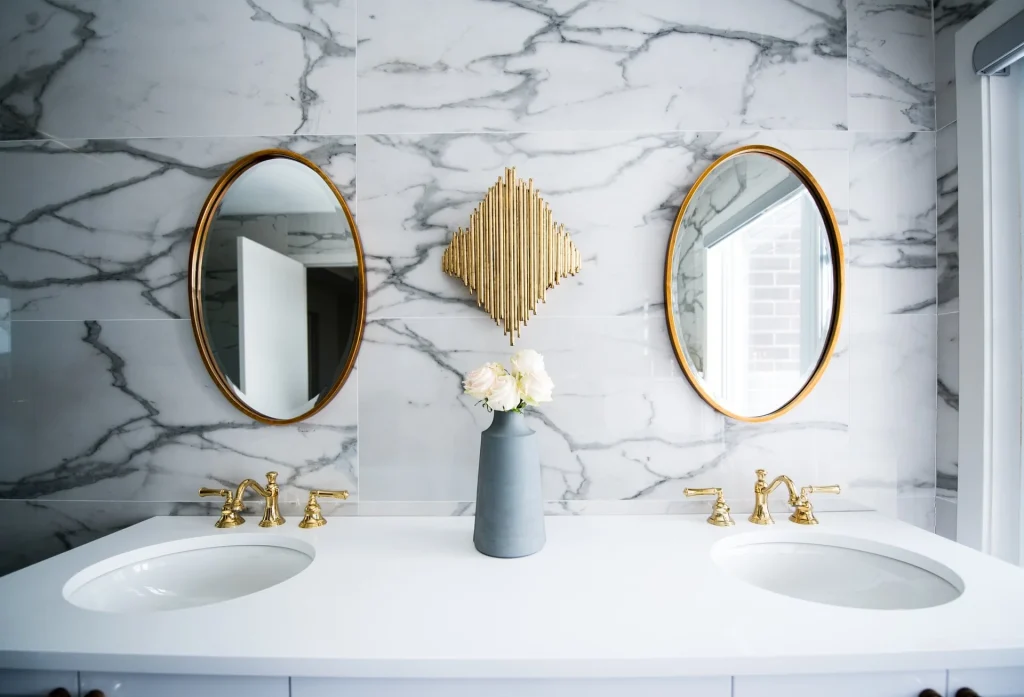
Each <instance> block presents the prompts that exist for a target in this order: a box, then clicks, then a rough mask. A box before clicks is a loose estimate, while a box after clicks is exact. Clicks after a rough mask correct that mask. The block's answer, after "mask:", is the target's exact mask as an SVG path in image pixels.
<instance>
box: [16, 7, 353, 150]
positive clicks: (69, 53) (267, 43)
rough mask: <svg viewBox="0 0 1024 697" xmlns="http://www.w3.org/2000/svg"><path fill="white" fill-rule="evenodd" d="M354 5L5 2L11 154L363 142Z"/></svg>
mask: <svg viewBox="0 0 1024 697" xmlns="http://www.w3.org/2000/svg"><path fill="white" fill-rule="evenodd" d="M355 4H356V3H355V0H333V1H330V2H322V1H313V0H309V1H307V2H298V1H292V0H218V1H217V2H209V1H208V0H175V2H156V3H153V2H124V1H123V0H88V1H86V0H61V1H60V2H57V1H56V0H6V1H5V2H3V3H0V140H29V139H39V138H58V139H64V138H128V137H142V136H146V137H149V136H167V137H180V136H207V135H217V136H247V135H264V134H272V135H285V134H290V133H301V134H327V135H337V134H345V133H349V134H351V133H354V132H355V115H356V114H355V99H354V97H355V62H356V61H355V31H354V29H355ZM225 32H228V33H230V39H228V40H225Z"/></svg>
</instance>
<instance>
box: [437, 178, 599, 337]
mask: <svg viewBox="0 0 1024 697" xmlns="http://www.w3.org/2000/svg"><path fill="white" fill-rule="evenodd" d="M441 269H442V270H443V271H444V272H445V273H446V274H448V275H449V276H455V277H456V278H459V279H461V280H462V282H463V283H465V284H466V286H467V287H468V288H469V290H470V291H471V292H473V293H475V294H476V304H477V305H478V306H481V305H482V306H483V308H484V310H485V311H486V312H487V313H488V314H489V315H490V316H491V319H493V320H494V321H495V322H496V323H497V324H498V325H501V326H502V327H503V329H504V332H505V334H507V335H508V339H509V343H510V344H514V343H515V340H516V337H517V336H519V332H520V325H523V324H526V321H527V320H528V319H529V318H530V315H535V314H537V303H538V302H544V301H546V300H547V291H548V289H549V288H554V287H555V286H556V285H558V283H559V281H561V279H563V278H565V277H566V276H570V275H571V276H575V275H576V274H577V273H579V271H580V252H579V250H578V249H577V248H576V245H575V244H573V242H572V240H570V239H569V235H568V234H566V232H565V226H564V225H561V224H559V223H556V222H555V221H554V219H553V218H552V217H551V208H550V207H549V206H548V204H547V203H546V202H545V201H544V199H542V198H541V197H540V194H539V193H538V192H537V191H536V190H535V189H534V188H533V180H532V179H531V180H530V181H529V182H524V181H523V180H522V179H519V178H518V177H516V170H515V168H514V167H511V168H509V167H506V168H505V177H504V179H501V178H499V179H498V181H497V183H496V184H495V185H494V186H492V187H491V188H490V189H488V190H487V194H486V195H485V196H484V198H483V201H481V202H480V204H479V205H478V206H477V207H476V209H475V210H474V211H473V214H472V215H471V216H470V218H469V228H468V229H466V230H463V229H462V228H461V227H460V228H459V229H458V231H457V232H456V233H455V234H454V235H453V236H452V241H451V243H449V245H448V248H447V249H445V251H444V255H443V256H442V257H441Z"/></svg>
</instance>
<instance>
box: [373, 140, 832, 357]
mask: <svg viewBox="0 0 1024 697" xmlns="http://www.w3.org/2000/svg"><path fill="white" fill-rule="evenodd" d="M850 140H851V136H850V134H848V133H842V132H829V131H825V132H800V133H790V132H785V133H780V132H778V131H754V132H750V131H737V132H733V131H726V132H714V133H700V132H687V133H587V132H579V133H557V134H554V133H550V134H549V133H531V134H451V135H424V136H419V135H408V136H373V137H366V136H363V137H360V139H359V144H358V147H359V152H360V157H361V161H360V167H359V188H360V209H359V212H360V217H359V221H360V226H361V228H363V229H365V230H372V231H373V234H367V235H364V240H363V242H364V246H365V250H366V254H367V266H368V273H369V287H370V300H369V313H370V316H371V317H373V318H385V317H426V316H449V315H458V316H466V317H476V316H478V315H479V310H478V309H477V308H476V303H475V301H474V300H473V298H472V296H471V295H470V294H469V293H468V292H467V291H466V289H465V287H464V286H463V285H462V284H461V283H460V282H459V281H458V280H457V279H452V278H449V277H447V276H444V275H443V274H438V273H437V269H438V268H439V267H440V263H441V254H442V253H443V251H444V248H445V246H446V245H447V244H448V240H449V236H450V234H451V232H452V231H454V230H455V229H456V228H458V227H459V226H464V225H466V223H467V221H468V220H469V215H470V213H471V212H472V210H473V208H474V207H475V206H476V204H477V203H478V202H479V200H480V198H481V196H482V192H483V191H486V189H487V187H488V186H490V185H491V184H493V183H494V180H495V179H496V177H497V173H500V172H501V168H502V167H503V166H505V165H512V166H515V167H517V168H518V173H519V175H520V176H523V177H528V178H532V179H533V180H534V182H535V184H536V186H537V188H538V190H539V191H540V192H541V195H542V196H543V197H544V199H545V200H546V201H548V202H549V203H550V205H551V210H552V211H553V214H554V217H555V219H556V220H558V221H559V222H562V223H564V224H565V225H566V227H567V229H568V230H569V232H570V234H571V235H572V236H573V240H574V242H575V243H576V245H577V247H579V249H580V252H581V254H582V255H583V264H582V271H581V273H580V274H579V275H577V276H575V277H573V278H571V279H567V280H566V281H563V282H562V283H561V284H560V285H559V286H558V288H557V289H555V290H553V291H552V292H551V293H549V295H548V300H547V302H546V303H545V304H543V305H541V306H540V307H539V309H538V316H540V317H549V318H551V317H562V316H569V317H574V316H580V315H583V316H594V317H596V316H604V317H608V316H623V315H629V314H633V313H641V314H642V313H644V312H659V311H660V310H659V308H660V306H661V303H663V302H664V283H663V281H664V279H663V266H664V255H665V250H666V248H667V245H668V239H669V235H670V233H671V230H672V223H673V221H674V220H675V216H676V213H677V211H678V208H679V206H680V205H681V204H682V201H683V199H684V198H685V196H686V192H687V191H688V189H689V186H690V185H691V184H692V183H693V181H695V180H696V179H697V177H698V176H699V175H700V173H701V172H702V171H703V170H704V168H705V167H707V166H708V165H709V164H710V163H711V162H712V161H713V160H714V159H716V158H717V157H718V156H720V155H722V154H724V153H726V152H728V151H729V150H732V149H734V148H736V147H739V146H740V145H747V144H751V143H761V144H766V145H774V146H776V147H780V148H783V149H785V150H788V151H789V152H792V153H793V154H794V155H795V156H796V157H798V158H800V159H801V160H802V161H803V162H804V163H805V164H806V165H807V166H808V167H810V168H811V169H812V171H814V172H815V176H816V177H817V178H818V180H819V182H820V183H821V185H822V186H823V187H824V190H825V193H826V195H827V196H828V197H829V200H830V201H831V203H832V205H833V207H834V208H835V210H836V214H837V216H838V218H839V220H840V223H841V224H842V223H845V222H846V208H847V199H848V188H849V183H848V182H849V178H848V173H847V160H848V152H849V143H850ZM609 204H610V205H609ZM523 336H524V339H525V340H526V341H527V342H529V341H530V336H529V328H527V329H525V330H524V334H523Z"/></svg>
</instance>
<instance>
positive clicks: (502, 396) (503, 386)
mask: <svg viewBox="0 0 1024 697" xmlns="http://www.w3.org/2000/svg"><path fill="white" fill-rule="evenodd" d="M521 401H522V398H521V397H520V396H519V384H518V383H517V382H516V379H515V378H514V377H512V376H511V375H502V376H500V377H498V378H497V379H496V380H495V381H494V388H493V389H491V392H490V394H488V395H487V406H489V407H490V408H491V409H493V410H494V411H512V410H513V409H515V408H516V407H518V406H519V402H521Z"/></svg>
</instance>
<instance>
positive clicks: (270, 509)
mask: <svg viewBox="0 0 1024 697" xmlns="http://www.w3.org/2000/svg"><path fill="white" fill-rule="evenodd" d="M247 488H251V489H253V490H254V491H255V492H256V493H257V494H259V495H260V496H262V497H263V500H264V503H265V506H264V508H263V520H261V521H260V527H261V528H272V527H274V526H277V525H282V524H284V516H282V515H281V511H280V510H279V509H278V507H277V496H278V494H279V493H280V491H281V488H280V487H279V486H278V485H277V472H267V487H266V488H263V487H262V486H260V485H259V483H257V482H256V480H255V479H246V480H245V481H243V482H242V483H241V484H239V485H238V489H237V490H236V491H235V505H234V510H235V512H236V513H238V512H241V511H243V510H245V501H243V500H242V496H244V495H245V490H246V489H247Z"/></svg>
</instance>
